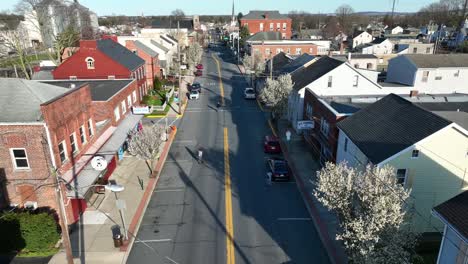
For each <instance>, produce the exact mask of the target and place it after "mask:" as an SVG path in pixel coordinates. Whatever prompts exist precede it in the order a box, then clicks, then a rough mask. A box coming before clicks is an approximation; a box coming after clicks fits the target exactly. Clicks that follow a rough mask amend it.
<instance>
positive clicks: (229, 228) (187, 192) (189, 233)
mask: <svg viewBox="0 0 468 264" xmlns="http://www.w3.org/2000/svg"><path fill="white" fill-rule="evenodd" d="M233 62H234V61H233V59H232V55H230V53H229V52H228V50H227V49H226V48H225V47H217V48H213V49H211V50H210V52H205V53H204V56H203V64H204V66H205V69H204V70H203V71H204V76H203V77H201V78H198V79H197V81H199V82H200V83H201V85H202V94H201V96H200V99H199V100H192V101H190V102H189V104H188V107H187V109H186V111H185V114H184V116H183V117H182V118H181V119H180V120H179V122H178V124H177V125H178V133H177V135H176V138H175V140H174V142H173V145H172V148H171V150H170V152H169V155H168V158H167V161H166V164H165V166H164V168H163V171H162V173H161V175H160V179H159V182H158V185H157V187H156V189H155V191H154V193H153V194H152V197H151V201H150V202H149V205H148V208H147V209H146V212H145V215H144V216H143V220H142V222H141V225H140V227H139V230H138V232H137V234H136V236H137V241H136V242H135V243H134V245H133V248H132V250H131V252H130V255H129V257H128V259H127V262H128V263H180V264H197V263H203V264H206V263H214V264H218V263H228V264H233V263H328V257H327V254H326V252H325V250H324V248H323V246H322V244H321V241H320V238H319V237H318V234H317V232H316V230H315V228H314V225H313V222H312V221H311V220H310V216H309V214H308V212H307V210H306V207H305V204H304V202H303V200H302V198H301V195H300V193H299V191H298V189H297V187H296V184H295V182H289V183H273V184H271V185H270V184H268V183H267V181H266V179H265V176H266V172H267V168H266V165H265V162H266V158H267V157H268V156H267V155H266V154H264V153H263V148H262V143H263V137H264V136H265V135H267V134H271V130H270V127H269V126H268V122H267V117H268V114H267V113H264V112H262V111H261V110H260V108H259V107H258V105H257V103H256V101H246V100H244V98H243V89H244V88H245V87H246V85H247V83H246V82H245V80H244V78H243V77H242V76H241V75H240V74H239V71H238V68H237V66H236V65H235V64H234V63H233ZM219 100H221V101H224V106H223V107H220V108H217V106H216V103H217V102H218V101H219ZM200 147H201V148H203V149H204V153H203V160H204V162H203V163H202V164H199V163H198V162H197V161H196V155H197V150H198V148H200Z"/></svg>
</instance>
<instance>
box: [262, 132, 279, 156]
mask: <svg viewBox="0 0 468 264" xmlns="http://www.w3.org/2000/svg"><path fill="white" fill-rule="evenodd" d="M263 151H264V152H265V153H272V154H277V153H281V146H280V143H279V140H278V138H277V137H275V136H265V141H264V143H263Z"/></svg>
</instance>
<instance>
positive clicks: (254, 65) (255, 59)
mask: <svg viewBox="0 0 468 264" xmlns="http://www.w3.org/2000/svg"><path fill="white" fill-rule="evenodd" d="M242 65H244V68H245V71H246V72H247V73H250V74H253V75H254V76H257V75H259V74H260V73H262V72H263V71H264V70H265V61H264V60H263V58H262V55H261V54H260V53H259V52H254V54H253V55H245V56H244V58H242Z"/></svg>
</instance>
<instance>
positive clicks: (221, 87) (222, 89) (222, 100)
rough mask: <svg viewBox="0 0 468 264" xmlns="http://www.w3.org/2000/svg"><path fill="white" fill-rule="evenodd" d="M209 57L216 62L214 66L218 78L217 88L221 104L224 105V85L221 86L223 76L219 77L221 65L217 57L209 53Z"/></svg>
mask: <svg viewBox="0 0 468 264" xmlns="http://www.w3.org/2000/svg"><path fill="white" fill-rule="evenodd" d="M211 57H213V59H214V60H215V62H216V66H217V67H218V78H219V90H220V95H221V105H224V86H223V78H222V77H221V66H220V65H219V61H218V59H216V57H215V55H213V54H211Z"/></svg>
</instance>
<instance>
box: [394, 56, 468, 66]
mask: <svg viewBox="0 0 468 264" xmlns="http://www.w3.org/2000/svg"><path fill="white" fill-rule="evenodd" d="M402 56H405V57H407V58H408V59H409V60H411V61H412V62H413V63H414V64H416V66H417V67H418V68H444V67H468V54H428V55H426V54H407V55H402Z"/></svg>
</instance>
